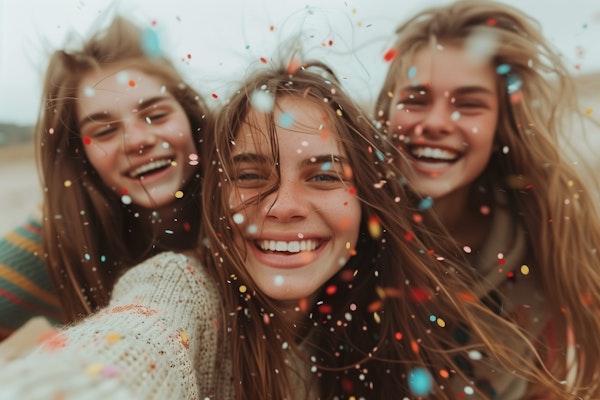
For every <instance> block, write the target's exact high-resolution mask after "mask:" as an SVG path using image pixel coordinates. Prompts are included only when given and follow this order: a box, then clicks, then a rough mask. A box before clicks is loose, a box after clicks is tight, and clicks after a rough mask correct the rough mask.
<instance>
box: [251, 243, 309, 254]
mask: <svg viewBox="0 0 600 400" xmlns="http://www.w3.org/2000/svg"><path fill="white" fill-rule="evenodd" d="M258 245H259V246H260V248H261V249H263V250H269V251H286V252H288V253H299V252H301V251H313V250H315V249H316V248H317V245H318V243H317V241H315V240H294V241H291V242H284V241H282V240H262V241H260V242H259V243H258Z"/></svg>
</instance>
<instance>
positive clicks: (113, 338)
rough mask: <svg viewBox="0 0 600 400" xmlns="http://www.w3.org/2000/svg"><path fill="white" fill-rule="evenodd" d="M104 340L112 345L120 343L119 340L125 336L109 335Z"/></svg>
mask: <svg viewBox="0 0 600 400" xmlns="http://www.w3.org/2000/svg"><path fill="white" fill-rule="evenodd" d="M104 339H105V340H106V341H107V342H108V343H110V344H113V343H116V342H118V341H119V340H121V339H123V336H121V335H119V334H118V333H109V334H108V335H106V336H105V337H104Z"/></svg>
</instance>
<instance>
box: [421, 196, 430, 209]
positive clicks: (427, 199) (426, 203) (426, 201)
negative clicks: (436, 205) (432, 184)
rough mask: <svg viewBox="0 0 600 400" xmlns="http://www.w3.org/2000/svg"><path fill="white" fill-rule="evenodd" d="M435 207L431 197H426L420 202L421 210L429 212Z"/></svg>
mask: <svg viewBox="0 0 600 400" xmlns="http://www.w3.org/2000/svg"><path fill="white" fill-rule="evenodd" d="M432 205H433V199H432V198H431V197H425V198H424V199H423V200H421V202H419V210H427V209H428V208H431V206H432Z"/></svg>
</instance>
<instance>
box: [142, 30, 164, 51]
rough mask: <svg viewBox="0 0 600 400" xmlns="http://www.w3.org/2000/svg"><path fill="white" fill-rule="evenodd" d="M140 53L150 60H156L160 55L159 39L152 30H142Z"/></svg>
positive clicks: (156, 33)
mask: <svg viewBox="0 0 600 400" xmlns="http://www.w3.org/2000/svg"><path fill="white" fill-rule="evenodd" d="M140 40H141V46H142V51H143V52H144V53H145V54H146V55H147V56H148V57H150V58H158V57H160V56H161V54H162V50H161V48H160V38H159V36H158V32H156V30H154V29H144V30H143V31H142V37H141V39H140Z"/></svg>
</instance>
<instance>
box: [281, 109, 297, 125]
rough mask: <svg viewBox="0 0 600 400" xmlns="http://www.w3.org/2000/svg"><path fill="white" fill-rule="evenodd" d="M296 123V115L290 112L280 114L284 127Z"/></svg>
mask: <svg viewBox="0 0 600 400" xmlns="http://www.w3.org/2000/svg"><path fill="white" fill-rule="evenodd" d="M293 123H294V116H293V115H292V114H291V113H289V112H284V113H281V115H280V116H279V125H281V127H283V128H289V127H290V126H292V124H293Z"/></svg>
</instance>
